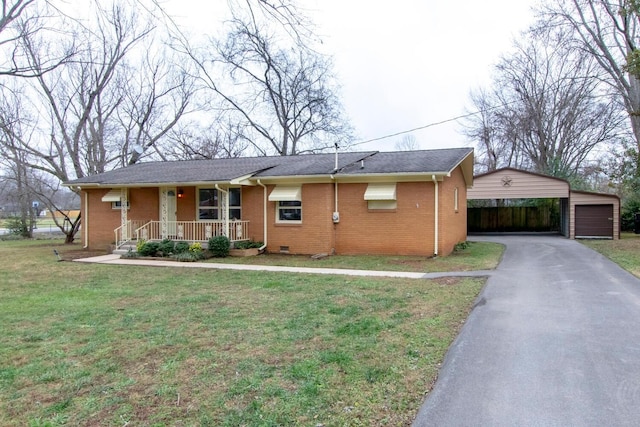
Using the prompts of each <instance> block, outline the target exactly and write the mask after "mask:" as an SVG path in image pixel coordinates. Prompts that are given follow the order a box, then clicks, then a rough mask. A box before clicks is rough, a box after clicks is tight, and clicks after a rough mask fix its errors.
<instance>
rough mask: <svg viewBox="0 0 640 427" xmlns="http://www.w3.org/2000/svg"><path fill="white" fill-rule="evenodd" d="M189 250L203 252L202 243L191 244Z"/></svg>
mask: <svg viewBox="0 0 640 427" xmlns="http://www.w3.org/2000/svg"><path fill="white" fill-rule="evenodd" d="M189 252H193V253H198V252H202V245H201V244H200V242H194V243H192V244H190V245H189Z"/></svg>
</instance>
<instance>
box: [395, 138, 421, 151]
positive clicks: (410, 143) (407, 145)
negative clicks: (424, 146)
mask: <svg viewBox="0 0 640 427" xmlns="http://www.w3.org/2000/svg"><path fill="white" fill-rule="evenodd" d="M395 149H396V150H397V151H411V150H418V149H420V144H418V142H417V141H416V137H415V136H414V135H405V136H403V137H402V139H401V140H400V141H397V142H396V143H395Z"/></svg>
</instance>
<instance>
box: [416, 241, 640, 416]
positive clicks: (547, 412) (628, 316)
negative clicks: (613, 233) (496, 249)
mask: <svg viewBox="0 0 640 427" xmlns="http://www.w3.org/2000/svg"><path fill="white" fill-rule="evenodd" d="M476 240H486V241H495V242H500V243H504V244H506V245H507V250H506V252H505V255H504V258H503V261H502V262H501V264H500V266H499V267H498V269H497V270H496V271H495V272H493V273H492V274H491V277H490V278H489V280H488V282H487V285H486V287H485V289H484V290H483V292H482V293H481V295H480V296H479V299H478V301H477V303H476V306H475V307H474V309H473V311H472V313H471V315H470V316H469V319H468V320H467V322H466V324H465V325H464V327H463V328H462V331H461V333H460V335H459V336H458V338H457V339H456V341H455V342H454V343H453V345H452V347H451V348H450V350H449V352H448V354H447V357H446V359H445V362H444V364H443V367H442V369H441V372H440V376H439V378H438V381H437V383H436V385H435V387H434V389H433V391H432V392H431V393H430V394H429V395H428V396H427V399H426V400H425V402H424V404H423V406H422V408H421V409H420V411H419V413H418V416H417V418H416V420H415V422H414V426H416V427H418V426H420V427H422V426H605V425H606V426H632V425H633V426H637V425H640V280H638V279H637V278H635V277H634V276H632V275H631V274H629V273H627V272H626V271H624V270H622V269H621V268H619V267H618V266H617V265H616V264H614V263H612V262H610V261H609V260H607V259H606V258H605V257H603V256H601V255H600V254H598V253H596V252H594V251H592V250H591V249H588V248H587V247H585V246H583V245H581V244H580V243H578V242H576V241H572V240H568V239H565V238H562V237H553V236H501V237H482V238H476Z"/></svg>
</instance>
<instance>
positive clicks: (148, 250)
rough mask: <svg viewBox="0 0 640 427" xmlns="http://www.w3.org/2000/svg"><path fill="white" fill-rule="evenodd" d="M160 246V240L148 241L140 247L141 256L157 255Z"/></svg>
mask: <svg viewBox="0 0 640 427" xmlns="http://www.w3.org/2000/svg"><path fill="white" fill-rule="evenodd" d="M159 248H160V243H158V242H146V243H144V244H143V245H142V246H141V247H140V249H138V253H139V254H140V255H141V256H156V254H157V253H158V250H159Z"/></svg>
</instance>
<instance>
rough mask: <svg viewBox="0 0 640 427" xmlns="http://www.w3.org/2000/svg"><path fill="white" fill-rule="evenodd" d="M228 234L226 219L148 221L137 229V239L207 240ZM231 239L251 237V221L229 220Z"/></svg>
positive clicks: (229, 236)
mask: <svg viewBox="0 0 640 427" xmlns="http://www.w3.org/2000/svg"><path fill="white" fill-rule="evenodd" d="M224 235H227V232H226V224H225V221H168V222H166V223H164V226H163V223H162V222H160V221H148V222H147V223H146V224H143V225H141V226H139V227H138V228H136V229H135V236H136V239H137V240H162V239H171V240H176V241H180V240H184V241H189V242H207V241H208V240H209V239H210V238H211V237H214V236H224ZM227 237H228V238H229V240H230V241H232V242H237V241H240V240H248V239H249V221H229V235H228V236H227Z"/></svg>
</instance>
